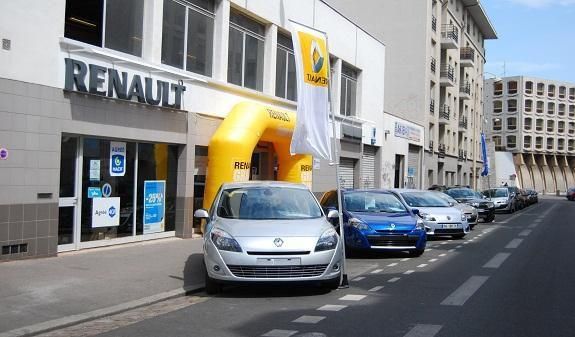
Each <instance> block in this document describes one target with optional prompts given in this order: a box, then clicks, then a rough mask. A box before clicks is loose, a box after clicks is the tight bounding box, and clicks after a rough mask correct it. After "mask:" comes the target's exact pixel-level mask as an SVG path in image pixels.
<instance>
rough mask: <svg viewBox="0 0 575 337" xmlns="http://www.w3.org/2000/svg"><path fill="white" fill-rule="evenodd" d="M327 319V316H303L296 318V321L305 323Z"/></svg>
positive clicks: (314, 322)
mask: <svg viewBox="0 0 575 337" xmlns="http://www.w3.org/2000/svg"><path fill="white" fill-rule="evenodd" d="M323 319H325V316H306V315H304V316H301V317H298V318H296V319H294V320H293V321H292V322H294V323H304V324H316V323H317V322H319V321H321V320H323Z"/></svg>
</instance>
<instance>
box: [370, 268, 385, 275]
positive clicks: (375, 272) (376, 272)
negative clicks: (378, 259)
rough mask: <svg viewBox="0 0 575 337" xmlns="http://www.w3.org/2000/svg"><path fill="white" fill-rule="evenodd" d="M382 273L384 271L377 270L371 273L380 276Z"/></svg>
mask: <svg viewBox="0 0 575 337" xmlns="http://www.w3.org/2000/svg"><path fill="white" fill-rule="evenodd" d="M382 271H383V269H376V270H374V271H372V272H371V273H372V274H379V273H381V272H382Z"/></svg>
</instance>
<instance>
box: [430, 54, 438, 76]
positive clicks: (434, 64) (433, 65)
mask: <svg viewBox="0 0 575 337" xmlns="http://www.w3.org/2000/svg"><path fill="white" fill-rule="evenodd" d="M436 65H437V61H436V60H435V57H431V64H430V68H431V73H433V74H435V68H436Z"/></svg>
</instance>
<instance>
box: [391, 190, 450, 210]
mask: <svg viewBox="0 0 575 337" xmlns="http://www.w3.org/2000/svg"><path fill="white" fill-rule="evenodd" d="M436 193H437V192H403V193H401V196H402V197H403V199H404V200H405V202H406V203H407V205H409V207H450V205H449V203H448V202H447V201H446V200H444V199H442V198H441V197H439V196H437V195H436Z"/></svg>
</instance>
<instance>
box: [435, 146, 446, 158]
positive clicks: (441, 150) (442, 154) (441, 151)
mask: <svg viewBox="0 0 575 337" xmlns="http://www.w3.org/2000/svg"><path fill="white" fill-rule="evenodd" d="M437 152H438V154H437V156H438V157H439V158H445V144H441V143H440V144H439V146H438V147H437Z"/></svg>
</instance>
